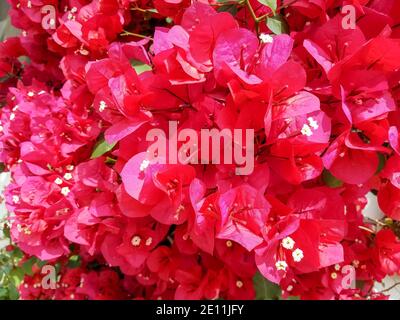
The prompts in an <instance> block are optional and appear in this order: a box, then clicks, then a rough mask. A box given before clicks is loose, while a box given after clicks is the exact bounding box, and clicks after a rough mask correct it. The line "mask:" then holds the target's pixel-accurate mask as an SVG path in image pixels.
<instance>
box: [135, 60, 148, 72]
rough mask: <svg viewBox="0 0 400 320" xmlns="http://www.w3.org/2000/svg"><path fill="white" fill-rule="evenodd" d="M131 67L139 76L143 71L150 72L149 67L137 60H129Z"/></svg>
mask: <svg viewBox="0 0 400 320" xmlns="http://www.w3.org/2000/svg"><path fill="white" fill-rule="evenodd" d="M131 66H132V67H133V68H134V69H135V71H136V73H137V74H141V73H143V72H145V71H150V70H151V66H149V65H148V64H146V63H144V62H142V61H139V60H134V59H132V60H131Z"/></svg>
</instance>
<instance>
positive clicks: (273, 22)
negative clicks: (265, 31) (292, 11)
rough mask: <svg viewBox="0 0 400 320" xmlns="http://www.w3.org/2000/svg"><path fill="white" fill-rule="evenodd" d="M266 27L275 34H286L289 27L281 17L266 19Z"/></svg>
mask: <svg viewBox="0 0 400 320" xmlns="http://www.w3.org/2000/svg"><path fill="white" fill-rule="evenodd" d="M267 27H268V28H269V29H270V30H271V31H272V32H273V33H275V34H282V33H288V32H289V27H288V25H287V23H286V21H285V19H284V18H283V17H282V16H281V15H276V16H275V17H268V18H267Z"/></svg>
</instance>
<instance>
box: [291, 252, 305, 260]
mask: <svg viewBox="0 0 400 320" xmlns="http://www.w3.org/2000/svg"><path fill="white" fill-rule="evenodd" d="M292 257H293V260H294V261H296V262H300V261H301V260H303V258H304V254H303V250H301V249H296V250H294V251H293V252H292Z"/></svg>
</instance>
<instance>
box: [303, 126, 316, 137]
mask: <svg viewBox="0 0 400 320" xmlns="http://www.w3.org/2000/svg"><path fill="white" fill-rule="evenodd" d="M301 134H302V135H304V136H307V137H311V136H312V134H313V133H312V131H311V128H310V126H309V125H308V124H304V125H303V128H301Z"/></svg>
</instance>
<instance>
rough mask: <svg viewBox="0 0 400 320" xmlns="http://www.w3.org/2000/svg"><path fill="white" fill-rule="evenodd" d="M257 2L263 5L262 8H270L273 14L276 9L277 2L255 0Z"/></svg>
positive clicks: (274, 0) (275, 0)
mask: <svg viewBox="0 0 400 320" xmlns="http://www.w3.org/2000/svg"><path fill="white" fill-rule="evenodd" d="M257 1H258V2H259V3H261V4H263V5H264V6H267V7H268V8H270V9H271V10H272V12H273V13H274V14H275V11H276V8H277V0H257Z"/></svg>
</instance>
